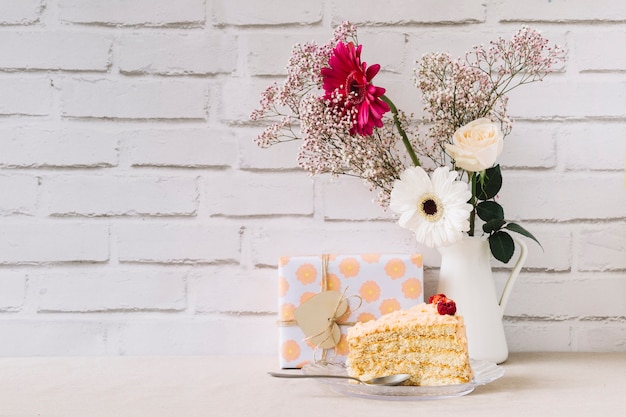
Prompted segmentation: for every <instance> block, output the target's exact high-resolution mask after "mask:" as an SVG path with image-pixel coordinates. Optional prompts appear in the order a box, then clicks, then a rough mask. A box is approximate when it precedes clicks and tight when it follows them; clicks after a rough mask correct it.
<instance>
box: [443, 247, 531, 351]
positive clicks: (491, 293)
mask: <svg viewBox="0 0 626 417" xmlns="http://www.w3.org/2000/svg"><path fill="white" fill-rule="evenodd" d="M513 239H514V241H515V243H516V245H517V247H518V248H519V249H520V251H519V252H520V254H519V258H518V259H517V262H516V263H515V265H514V266H513V269H512V270H511V274H510V275H509V278H508V279H507V281H506V284H505V286H504V289H503V291H502V295H501V296H500V297H499V299H498V297H497V294H496V287H495V283H494V280H493V276H492V273H491V256H492V255H491V251H490V249H489V242H488V241H487V238H485V237H469V236H466V237H464V238H463V240H461V241H460V242H457V243H455V244H453V245H450V246H446V247H441V248H439V252H440V253H441V269H440V270H439V283H438V286H437V292H438V293H443V294H445V295H446V296H447V297H449V298H451V299H453V300H454V301H455V302H456V305H457V314H460V315H462V316H463V317H464V319H465V326H466V330H467V341H468V349H469V354H470V358H472V359H479V360H485V361H489V362H494V363H502V362H504V361H506V360H507V358H508V356H509V349H508V346H507V343H506V337H505V335H504V326H503V324H502V316H503V314H504V308H505V307H506V303H507V301H508V299H509V296H510V295H511V290H512V289H513V284H514V283H515V281H516V280H517V277H518V275H519V272H520V270H521V269H522V266H523V265H524V262H525V261H526V256H527V248H526V244H525V243H524V242H522V241H521V240H520V239H518V238H517V237H513Z"/></svg>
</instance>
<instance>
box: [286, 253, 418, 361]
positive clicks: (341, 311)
mask: <svg viewBox="0 0 626 417" xmlns="http://www.w3.org/2000/svg"><path fill="white" fill-rule="evenodd" d="M278 283H279V284H278V291H279V293H278V308H279V310H278V311H279V321H278V325H279V363H280V367H281V368H301V367H302V366H304V365H306V364H307V363H312V362H331V363H341V362H345V359H346V355H347V350H348V345H347V341H346V334H347V330H348V328H349V327H350V326H353V325H354V324H355V323H357V322H365V321H369V320H373V319H377V318H379V317H380V316H382V315H383V314H386V313H390V312H392V311H396V310H404V309H407V308H410V307H412V306H414V305H416V304H419V303H422V302H424V295H423V287H424V272H423V266H422V255H420V254H412V255H408V254H363V255H317V256H294V257H282V258H280V260H279V263H278Z"/></svg>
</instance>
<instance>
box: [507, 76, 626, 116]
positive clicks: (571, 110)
mask: <svg viewBox="0 0 626 417" xmlns="http://www.w3.org/2000/svg"><path fill="white" fill-rule="evenodd" d="M594 78H595V77H588V78H586V79H585V80H577V81H576V82H575V83H574V84H573V83H572V81H571V80H565V79H557V78H556V76H554V77H550V76H549V77H547V78H546V79H544V81H543V82H538V83H534V84H530V85H526V86H524V87H523V88H519V89H516V90H514V91H512V92H511V93H510V94H509V113H510V114H511V116H513V117H514V118H529V119H551V118H555V117H559V118H562V117H567V118H590V117H593V118H617V117H624V116H626V100H624V97H625V96H626V82H620V81H617V80H615V81H614V82H611V83H607V82H606V81H605V80H600V79H594Z"/></svg>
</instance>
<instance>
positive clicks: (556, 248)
mask: <svg viewBox="0 0 626 417" xmlns="http://www.w3.org/2000/svg"><path fill="white" fill-rule="evenodd" d="M506 209H507V206H505V214H506V212H507V210H506ZM514 222H515V223H518V224H520V225H521V226H522V227H524V228H525V229H526V230H528V231H529V232H530V233H532V234H533V236H535V237H536V238H537V240H539V243H541V246H539V245H538V244H537V243H536V242H535V241H533V240H531V239H529V238H526V237H523V236H521V235H520V234H518V233H511V235H514V236H515V237H517V238H519V239H520V240H522V241H524V243H526V247H527V248H528V257H527V259H526V262H525V263H524V271H526V270H533V271H569V270H571V269H572V257H573V254H572V247H573V241H574V237H573V235H572V232H571V231H569V230H568V231H563V230H562V229H561V228H559V227H557V226H555V225H553V224H543V223H529V222H519V221H517V220H515V221H514ZM518 256H519V252H516V253H515V254H514V255H513V260H512V261H509V263H508V264H503V263H501V262H498V261H496V260H493V263H492V264H493V267H494V268H502V267H504V268H507V270H508V269H510V268H511V267H512V266H513V262H514V261H515V260H517V257H518ZM502 275H503V276H502V277H501V278H502V279H501V281H504V280H505V279H506V278H507V277H508V273H507V274H502ZM504 275H506V277H504Z"/></svg>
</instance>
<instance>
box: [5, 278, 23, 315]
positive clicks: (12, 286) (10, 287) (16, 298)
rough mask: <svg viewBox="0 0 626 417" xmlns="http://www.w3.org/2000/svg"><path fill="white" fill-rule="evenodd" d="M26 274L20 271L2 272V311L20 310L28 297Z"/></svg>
mask: <svg viewBox="0 0 626 417" xmlns="http://www.w3.org/2000/svg"><path fill="white" fill-rule="evenodd" d="M26 278H27V277H26V274H25V273H23V272H19V271H2V273H0V311H18V310H20V309H21V308H22V306H23V304H24V300H25V297H26Z"/></svg>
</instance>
